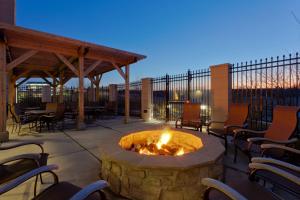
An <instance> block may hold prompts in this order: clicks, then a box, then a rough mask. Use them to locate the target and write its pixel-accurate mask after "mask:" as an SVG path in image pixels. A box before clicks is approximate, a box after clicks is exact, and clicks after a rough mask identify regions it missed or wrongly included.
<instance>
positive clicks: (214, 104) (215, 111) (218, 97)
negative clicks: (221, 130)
mask: <svg viewBox="0 0 300 200" xmlns="http://www.w3.org/2000/svg"><path fill="white" fill-rule="evenodd" d="M230 67H231V65H230V64H221V65H214V66H211V67H210V70H211V98H210V99H211V109H212V116H211V118H212V120H213V121H225V120H226V119H227V115H228V107H229V104H230V103H231V84H232V82H231V73H230Z"/></svg>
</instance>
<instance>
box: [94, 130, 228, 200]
mask: <svg viewBox="0 0 300 200" xmlns="http://www.w3.org/2000/svg"><path fill="white" fill-rule="evenodd" d="M151 131H152V132H153V134H154V135H155V134H157V132H159V131H161V130H159V129H157V130H155V129H154V130H144V131H139V132H136V133H127V134H120V135H111V137H110V138H109V139H107V140H103V141H100V143H101V144H100V152H101V158H102V166H101V176H102V177H101V178H103V179H105V180H107V181H108V182H109V184H110V188H111V189H112V191H113V192H115V193H116V194H120V195H122V196H124V197H127V198H129V199H141V200H145V199H153V200H167V199H170V200H177V199H182V200H183V199H184V200H192V199H201V198H202V194H203V190H204V187H203V186H202V185H201V178H204V177H211V178H217V179H219V178H221V175H222V173H223V166H222V159H223V153H224V150H225V149H224V147H223V145H222V144H221V143H220V141H219V140H218V139H217V138H214V137H212V136H208V135H206V134H202V133H197V134H195V133H194V132H192V131H187V130H184V131H182V130H180V131H179V130H176V129H171V130H170V131H171V132H174V137H175V138H174V139H176V138H177V137H179V141H182V142H183V143H185V145H188V146H189V145H191V146H193V145H196V147H200V148H197V149H196V150H195V151H194V152H190V153H186V154H184V155H181V156H165V155H142V154H139V153H138V152H132V151H128V150H125V149H124V148H122V147H124V146H128V145H129V143H130V142H134V141H135V139H136V138H137V140H139V139H141V137H143V136H142V135H147V134H150V135H151V133H149V132H151ZM147 137H148V135H147ZM177 139H178V138H177ZM199 141H200V142H201V146H199V144H200V143H199Z"/></svg>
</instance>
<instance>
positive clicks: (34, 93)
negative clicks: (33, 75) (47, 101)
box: [16, 85, 43, 106]
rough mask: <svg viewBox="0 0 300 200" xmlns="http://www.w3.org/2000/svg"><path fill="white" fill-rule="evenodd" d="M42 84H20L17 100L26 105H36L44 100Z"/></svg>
mask: <svg viewBox="0 0 300 200" xmlns="http://www.w3.org/2000/svg"><path fill="white" fill-rule="evenodd" d="M42 88H43V86H42V85H20V86H19V87H18V88H17V95H16V96H17V102H18V103H19V104H22V105H24V106H36V105H40V104H41V102H42Z"/></svg>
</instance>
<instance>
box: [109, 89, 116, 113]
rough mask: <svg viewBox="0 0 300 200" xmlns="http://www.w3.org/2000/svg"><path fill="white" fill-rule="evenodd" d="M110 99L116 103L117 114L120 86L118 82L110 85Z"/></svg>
mask: <svg viewBox="0 0 300 200" xmlns="http://www.w3.org/2000/svg"><path fill="white" fill-rule="evenodd" d="M108 101H109V102H114V103H115V114H116V113H118V110H117V109H118V87H117V85H116V84H110V85H109V86H108Z"/></svg>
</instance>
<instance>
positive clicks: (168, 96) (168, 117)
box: [165, 74, 170, 122]
mask: <svg viewBox="0 0 300 200" xmlns="http://www.w3.org/2000/svg"><path fill="white" fill-rule="evenodd" d="M165 92H166V122H168V121H169V119H170V112H169V99H170V94H169V75H168V74H166V91H165Z"/></svg>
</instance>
